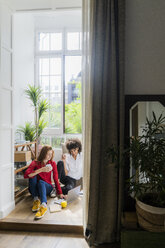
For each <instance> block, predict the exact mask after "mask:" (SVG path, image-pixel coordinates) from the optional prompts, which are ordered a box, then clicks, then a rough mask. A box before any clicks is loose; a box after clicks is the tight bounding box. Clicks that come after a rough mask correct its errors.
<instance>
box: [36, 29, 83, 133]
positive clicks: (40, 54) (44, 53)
mask: <svg viewBox="0 0 165 248" xmlns="http://www.w3.org/2000/svg"><path fill="white" fill-rule="evenodd" d="M41 32H43V33H44V32H45V33H59V32H61V33H62V50H60V51H54V50H52V51H40V50H39V39H38V36H39V33H41ZM69 32H79V33H81V29H80V28H74V29H71V28H69V29H66V28H63V29H36V31H35V46H34V47H35V60H34V61H35V65H34V71H35V85H37V86H38V85H39V59H40V58H50V57H61V59H62V60H61V61H62V63H61V66H62V68H61V77H62V78H61V92H62V94H61V128H45V129H44V131H43V133H42V136H54V135H57V136H59V135H60V136H61V135H67V134H65V133H64V126H65V118H64V116H65V75H64V71H65V57H66V56H82V50H67V38H66V35H67V33H69ZM80 47H81V46H80ZM68 135H72V134H68ZM73 135H74V134H73Z"/></svg>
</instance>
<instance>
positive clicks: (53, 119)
mask: <svg viewBox="0 0 165 248" xmlns="http://www.w3.org/2000/svg"><path fill="white" fill-rule="evenodd" d="M50 104H51V107H50V123H49V126H50V127H51V128H53V127H54V128H60V127H61V93H55V94H53V93H52V94H51V95H50Z"/></svg>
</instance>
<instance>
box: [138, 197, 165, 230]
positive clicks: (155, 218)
mask: <svg viewBox="0 0 165 248" xmlns="http://www.w3.org/2000/svg"><path fill="white" fill-rule="evenodd" d="M136 213H137V217H138V223H139V225H140V226H141V227H142V228H143V229H145V230H147V231H150V232H165V208H158V207H153V206H150V205H147V204H145V203H143V202H141V201H139V200H137V199H136Z"/></svg>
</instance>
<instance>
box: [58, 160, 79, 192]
mask: <svg viewBox="0 0 165 248" xmlns="http://www.w3.org/2000/svg"><path fill="white" fill-rule="evenodd" d="M57 170H58V178H59V179H60V182H61V183H62V184H64V185H65V186H63V187H61V189H62V193H63V194H64V195H67V194H68V191H69V190H71V189H73V188H75V186H76V179H74V178H72V177H69V176H66V175H65V170H64V163H63V161H59V162H58V163H57Z"/></svg>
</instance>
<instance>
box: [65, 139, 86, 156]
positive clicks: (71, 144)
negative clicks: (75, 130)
mask: <svg viewBox="0 0 165 248" xmlns="http://www.w3.org/2000/svg"><path fill="white" fill-rule="evenodd" d="M65 145H66V148H67V149H68V151H69V153H70V154H71V152H70V151H71V150H72V149H76V148H78V153H80V152H81V151H82V144H81V141H80V140H79V139H69V140H67V141H66V143H65Z"/></svg>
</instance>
